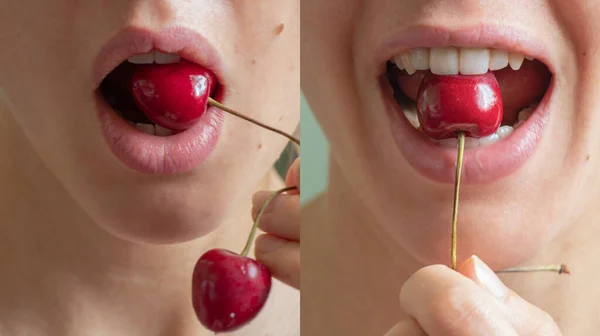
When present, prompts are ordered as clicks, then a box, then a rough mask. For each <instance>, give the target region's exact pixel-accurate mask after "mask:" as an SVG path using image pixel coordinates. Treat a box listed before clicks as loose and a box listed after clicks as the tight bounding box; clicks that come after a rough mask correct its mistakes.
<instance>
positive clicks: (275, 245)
mask: <svg viewBox="0 0 600 336" xmlns="http://www.w3.org/2000/svg"><path fill="white" fill-rule="evenodd" d="M254 253H255V256H256V260H257V261H258V262H260V263H261V264H263V265H265V266H266V267H267V268H269V270H270V271H271V274H272V275H273V276H274V277H275V278H277V279H278V280H280V281H281V282H283V283H286V284H288V285H289V286H292V287H294V288H296V289H300V243H298V242H296V241H290V240H285V239H282V238H278V237H275V236H272V235H268V234H266V235H261V236H259V237H258V238H257V239H256V244H255V249H254Z"/></svg>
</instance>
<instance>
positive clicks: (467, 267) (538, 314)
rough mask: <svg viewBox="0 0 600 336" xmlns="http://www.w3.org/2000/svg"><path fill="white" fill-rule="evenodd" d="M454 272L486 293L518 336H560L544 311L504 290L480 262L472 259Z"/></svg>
mask: <svg viewBox="0 0 600 336" xmlns="http://www.w3.org/2000/svg"><path fill="white" fill-rule="evenodd" d="M458 272H459V273H461V274H462V275H464V276H466V277H467V278H469V279H471V280H473V281H474V282H475V283H477V284H478V285H479V286H481V287H482V288H483V289H485V290H486V291H488V292H489V293H490V294H491V295H492V296H493V297H495V299H496V300H497V302H498V303H499V306H500V307H501V309H502V310H504V311H505V312H506V316H507V318H508V321H509V323H511V324H512V326H513V328H514V329H515V330H516V331H517V333H518V334H519V335H525V336H537V335H551V336H560V335H562V334H561V332H560V330H559V328H558V326H557V325H556V323H555V322H554V319H553V318H552V317H551V316H550V315H549V314H548V313H546V312H545V311H543V310H541V309H540V308H538V307H536V306H534V305H532V304H531V303H529V302H527V301H525V300H524V299H523V298H521V297H520V296H519V295H518V294H517V293H515V292H513V291H512V290H510V289H508V288H507V287H506V286H505V285H504V283H502V281H501V280H500V278H498V276H497V275H496V273H495V272H494V271H492V270H491V269H490V268H489V267H488V266H487V265H486V264H485V263H484V262H483V261H482V260H481V259H479V258H478V257H476V256H472V257H471V258H469V259H467V260H466V261H465V262H463V263H462V264H461V265H460V266H459V267H458Z"/></svg>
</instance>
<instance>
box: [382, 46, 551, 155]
mask: <svg viewBox="0 0 600 336" xmlns="http://www.w3.org/2000/svg"><path fill="white" fill-rule="evenodd" d="M421 49H423V48H421ZM457 49H459V52H458V55H459V56H458V57H459V58H460V59H461V60H462V51H463V50H462V49H460V48H457ZM431 50H432V51H433V49H431ZM411 52H412V50H411V51H407V52H406V54H411ZM403 59H410V57H403ZM505 62H506V60H505ZM492 63H494V62H491V59H490V66H489V67H490V68H489V69H488V70H487V71H481V72H479V73H480V74H466V75H465V74H461V73H462V72H460V71H462V70H461V69H462V66H463V65H464V64H465V63H460V67H461V69H459V72H458V73H455V74H450V75H447V74H446V75H436V74H434V73H432V69H433V71H435V69H434V65H433V59H432V60H431V63H429V60H428V61H427V62H425V64H424V63H423V62H422V60H421V61H420V64H418V65H417V70H415V69H414V67H412V66H411V69H410V70H405V64H404V63H401V60H400V58H399V57H395V58H394V59H393V60H391V61H389V62H388V63H387V67H386V72H385V76H384V79H383V80H384V81H387V83H389V85H390V86H391V88H392V92H393V98H394V99H395V101H396V103H397V104H398V105H399V106H400V107H401V109H402V112H403V113H404V115H405V116H406V117H407V119H408V121H409V122H410V123H411V124H412V125H413V127H415V128H416V129H418V130H419V131H421V132H422V133H424V134H425V135H427V138H429V139H430V140H432V141H434V142H437V143H438V144H441V145H443V146H450V147H456V140H455V139H454V142H452V141H446V140H442V139H447V138H456V131H459V130H463V131H466V135H467V139H468V140H469V141H467V144H466V147H467V148H470V147H478V146H485V145H488V144H492V143H494V142H497V141H500V140H502V139H503V138H505V137H508V136H510V134H511V133H512V132H513V130H514V129H516V128H518V127H520V126H521V125H522V124H523V123H524V122H525V120H526V119H527V118H528V117H529V116H530V115H531V114H532V113H533V112H534V110H535V107H536V105H537V103H538V102H539V101H540V100H541V99H542V98H543V96H544V95H545V94H546V92H547V90H548V87H549V85H550V81H551V78H552V74H551V73H550V71H549V70H548V68H547V67H546V65H545V64H543V63H542V62H540V61H538V60H535V59H526V60H524V61H523V62H522V64H520V65H519V66H518V67H513V66H512V65H511V66H508V65H507V64H504V67H503V68H502V66H500V69H498V65H497V64H495V65H492ZM466 64H467V65H469V63H466ZM486 64H487V63H486ZM438 65H439V64H438ZM492 68H493V69H492ZM418 69H421V70H418ZM480 70H481V69H480ZM455 71H456V70H455ZM421 84H423V85H421ZM384 85H385V83H384ZM482 86H484V87H487V88H486V89H483V88H482ZM478 87H480V88H482V90H480V92H487V93H489V95H488V97H493V96H497V97H499V98H501V99H500V100H498V101H497V104H496V105H494V106H495V108H494V110H495V111H496V112H495V114H494V113H482V112H485V111H483V110H479V111H478V112H477V111H476V110H477V108H475V109H473V108H472V107H475V106H476V104H477V94H476V93H473V94H471V95H468V94H466V92H475V91H474V90H477V88H478ZM436 88H437V89H439V90H437V93H438V94H441V96H440V95H438V96H437V98H439V99H441V100H440V101H439V102H438V103H440V104H442V105H443V106H442V105H439V104H438V106H437V107H436V106H434V105H431V103H432V102H433V99H432V97H435V94H434V93H435V91H436ZM425 93H427V94H425ZM425 98H427V99H425ZM451 101H454V102H451ZM427 104H430V105H429V106H426V105H427ZM468 105H471V108H469V109H468V110H467V107H468ZM498 105H499V106H498ZM440 106H441V107H443V108H444V109H445V110H446V112H444V113H443V116H442V115H440V114H439V113H440V110H439V107H440ZM461 107H464V108H461ZM419 110H420V112H419ZM499 110H502V111H499ZM486 111H487V110H486ZM417 112H419V113H417ZM498 115H500V123H499V124H497V117H498ZM494 131H495V132H494ZM448 140H453V139H448ZM473 140H474V141H473Z"/></svg>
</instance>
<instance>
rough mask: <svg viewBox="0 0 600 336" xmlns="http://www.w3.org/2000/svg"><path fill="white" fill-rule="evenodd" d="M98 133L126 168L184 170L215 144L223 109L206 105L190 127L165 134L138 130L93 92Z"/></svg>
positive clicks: (156, 171)
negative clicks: (202, 113)
mask: <svg viewBox="0 0 600 336" xmlns="http://www.w3.org/2000/svg"><path fill="white" fill-rule="evenodd" d="M96 106H97V107H98V115H99V117H100V125H101V129H102V134H103V135H104V138H105V139H106V141H107V143H108V146H109V147H110V149H111V150H112V152H113V153H114V154H115V155H116V156H117V158H119V159H120V160H121V161H122V162H123V163H124V164H126V165H127V166H128V167H129V168H131V169H135V170H137V171H139V172H142V173H148V174H176V173H185V172H188V171H191V170H193V169H194V168H195V167H197V166H199V165H201V164H202V163H203V162H204V161H205V160H206V159H207V158H208V157H209V156H210V154H211V153H212V151H213V149H214V148H215V147H216V145H217V141H218V139H219V135H220V134H221V128H222V125H223V120H224V115H223V112H222V111H221V110H219V109H217V108H215V107H212V106H211V107H209V108H208V109H207V110H206V112H205V113H204V115H203V116H202V118H201V119H200V121H199V122H198V123H197V124H196V125H194V126H193V127H192V128H189V129H187V130H185V131H184V132H180V133H177V134H173V135H171V136H168V137H159V136H155V135H149V134H146V133H144V132H141V131H140V130H138V129H137V128H135V126H133V125H130V124H129V123H128V122H127V121H125V119H123V118H121V117H120V116H118V115H117V114H116V113H115V111H114V110H113V109H112V107H110V106H109V105H108V104H107V103H106V100H104V98H103V97H102V95H101V94H100V93H99V92H98V93H97V94H96Z"/></svg>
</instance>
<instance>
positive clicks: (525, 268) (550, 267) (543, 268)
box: [496, 264, 571, 274]
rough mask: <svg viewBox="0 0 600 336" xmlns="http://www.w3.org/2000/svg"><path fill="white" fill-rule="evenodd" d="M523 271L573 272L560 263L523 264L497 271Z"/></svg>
mask: <svg viewBox="0 0 600 336" xmlns="http://www.w3.org/2000/svg"><path fill="white" fill-rule="evenodd" d="M521 272H554V273H558V274H563V273H564V274H571V272H570V271H569V268H568V267H567V265H565V264H560V265H546V266H523V267H514V268H506V269H503V270H499V271H496V273H521Z"/></svg>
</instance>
